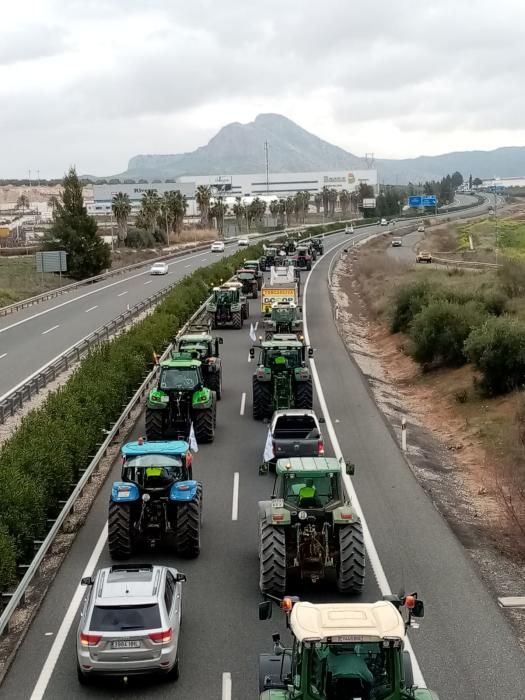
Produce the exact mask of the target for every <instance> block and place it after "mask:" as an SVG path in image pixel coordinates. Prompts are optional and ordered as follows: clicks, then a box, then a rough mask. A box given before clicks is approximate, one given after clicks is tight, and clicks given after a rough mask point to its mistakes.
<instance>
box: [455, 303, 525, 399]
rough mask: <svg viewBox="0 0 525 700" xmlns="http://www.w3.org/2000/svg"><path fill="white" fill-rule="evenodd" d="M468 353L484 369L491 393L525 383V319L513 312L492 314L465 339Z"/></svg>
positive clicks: (477, 366)
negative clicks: (514, 314)
mask: <svg viewBox="0 0 525 700" xmlns="http://www.w3.org/2000/svg"><path fill="white" fill-rule="evenodd" d="M465 354H466V356H467V357H468V359H469V360H470V361H471V362H472V363H473V364H474V365H475V367H476V368H477V369H478V370H479V371H480V372H481V373H482V382H481V383H482V386H483V388H484V389H485V391H486V392H487V393H488V394H490V395H495V394H504V393H506V392H508V391H512V390H513V389H516V388H518V387H522V386H523V385H524V383H525V323H524V322H523V321H518V320H517V319H513V318H511V317H509V316H501V317H499V318H489V319H488V320H487V321H485V323H484V324H483V325H482V326H481V327H480V328H478V329H476V330H474V331H473V332H472V333H471V334H470V336H469V337H468V338H467V340H466V342H465Z"/></svg>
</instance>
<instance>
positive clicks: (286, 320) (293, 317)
mask: <svg viewBox="0 0 525 700" xmlns="http://www.w3.org/2000/svg"><path fill="white" fill-rule="evenodd" d="M298 311H299V308H298V307H297V305H296V304H294V302H291V301H278V302H275V303H273V304H272V308H271V310H270V317H269V318H265V319H264V332H265V339H266V340H271V339H272V337H275V336H274V334H275V333H278V334H288V335H291V334H293V333H295V334H301V333H302V330H303V322H302V319H300V318H299V317H298ZM292 338H293V339H294V340H296V339H297V338H296V337H294V336H292ZM301 338H302V336H301Z"/></svg>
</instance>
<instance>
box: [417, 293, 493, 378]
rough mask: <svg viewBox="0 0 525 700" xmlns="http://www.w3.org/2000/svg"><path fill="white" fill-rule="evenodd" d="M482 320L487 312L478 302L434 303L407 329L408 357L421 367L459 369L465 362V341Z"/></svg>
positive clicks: (436, 301) (425, 308)
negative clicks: (431, 366)
mask: <svg viewBox="0 0 525 700" xmlns="http://www.w3.org/2000/svg"><path fill="white" fill-rule="evenodd" d="M485 318H486V311H485V309H484V308H483V306H482V305H481V304H479V303H477V302H473V301H469V302H468V303H466V304H457V303H454V302H450V301H446V300H444V299H436V300H433V301H431V302H430V303H429V304H428V305H427V306H425V307H424V308H423V309H422V310H421V311H420V312H419V313H418V314H417V315H416V316H415V318H414V320H413V321H412V323H411V325H410V331H409V336H410V340H411V355H412V356H413V358H414V359H415V360H416V361H417V362H420V363H421V364H432V365H434V366H436V365H443V366H447V367H459V366H460V365H462V364H464V363H465V362H466V361H467V358H466V355H465V352H464V344H465V340H466V339H467V338H468V336H469V335H470V333H471V331H472V330H473V329H474V328H477V327H478V326H480V325H481V324H482V323H483V321H484V320H485Z"/></svg>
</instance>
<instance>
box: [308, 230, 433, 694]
mask: <svg viewBox="0 0 525 700" xmlns="http://www.w3.org/2000/svg"><path fill="white" fill-rule="evenodd" d="M341 245H344V241H343V243H337V244H336V245H334V246H332V248H330V249H329V250H327V251H326V253H330V252H331V251H332V250H335V249H336V248H338V247H340V246H341ZM326 253H325V256H326ZM325 256H323V257H325ZM322 259H323V258H320V259H319V260H318V261H317V262H316V263H314V265H313V266H312V270H311V271H310V273H309V274H308V277H307V278H306V282H305V285H304V292H303V328H304V339H305V342H306V344H307V345H310V335H309V333H308V320H307V318H308V317H307V313H306V291H307V289H308V282H309V281H310V277H311V274H312V272H313V271H314V270H315V268H316V267H317V265H318V264H319V263H320V262H321V260H322ZM310 366H311V369H312V378H313V380H314V384H315V390H316V393H317V399H318V401H319V405H320V407H321V414H322V415H323V416H324V419H325V424H326V427H327V428H328V435H329V437H330V442H331V443H332V447H333V449H334V454H335V456H336V458H337V459H343V461H344V457H343V453H342V451H341V446H340V445H339V440H338V439H337V434H336V432H335V428H334V426H333V423H332V419H331V417H330V413H329V412H328V406H327V405H326V400H325V397H324V392H323V387H322V386H321V381H320V379H319V374H318V372H317V367H316V364H315V360H314V359H311V360H310ZM343 480H344V482H345V485H346V487H347V490H348V493H349V495H350V498H351V500H352V505H353V506H354V508H355V510H356V512H357V514H358V515H359V517H360V519H361V525H362V526H363V535H364V540H365V547H366V554H367V556H368V560H369V561H370V564H371V565H372V570H373V572H374V575H375V577H376V580H377V585H378V586H379V589H380V591H381V594H382V595H392V589H391V588H390V584H389V583H388V579H387V577H386V574H385V570H384V569H383V565H382V564H381V560H380V558H379V553H378V551H377V549H376V546H375V544H374V541H373V539H372V535H371V533H370V530H369V528H368V524H367V522H366V519H365V516H364V513H363V509H362V508H361V504H360V503H359V499H358V498H357V493H356V491H355V488H354V485H353V484H352V481H351V479H350V477H349V476H348V475H347V474H346V473H343ZM405 648H406V649H407V651H409V652H410V655H411V657H412V667H413V671H414V681H415V683H416V685H419V686H421V687H425V681H424V679H423V673H422V672H421V668H420V666H419V663H418V661H417V659H416V655H415V653H414V650H413V648H412V645H411V644H410V640H409V639H408V638H407V639H406V641H405Z"/></svg>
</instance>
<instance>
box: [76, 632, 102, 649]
mask: <svg viewBox="0 0 525 700" xmlns="http://www.w3.org/2000/svg"><path fill="white" fill-rule="evenodd" d="M101 639H102V635H101V634H85V633H84V632H81V633H80V643H81V644H82V646H83V647H96V646H97V644H98V643H99V642H100V640H101Z"/></svg>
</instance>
